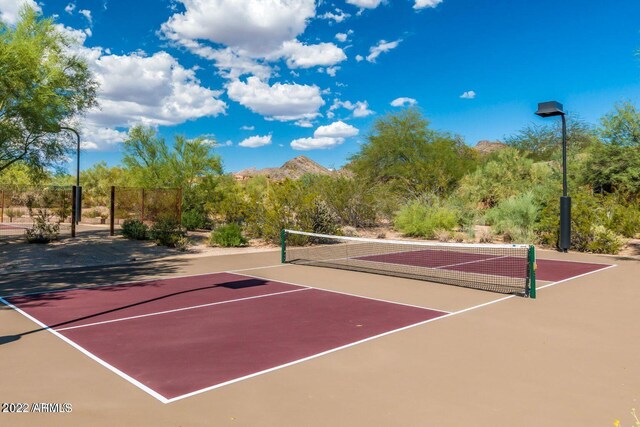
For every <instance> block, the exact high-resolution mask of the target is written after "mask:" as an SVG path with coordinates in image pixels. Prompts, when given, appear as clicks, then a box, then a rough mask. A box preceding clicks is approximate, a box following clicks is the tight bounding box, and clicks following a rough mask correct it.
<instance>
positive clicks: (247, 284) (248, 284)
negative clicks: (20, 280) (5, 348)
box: [0, 278, 268, 345]
mask: <svg viewBox="0 0 640 427" xmlns="http://www.w3.org/2000/svg"><path fill="white" fill-rule="evenodd" d="M167 280H171V278H167ZM161 281H162V279H159V280H153V281H148V282H142V283H132V284H126V285H119V286H112V287H106V286H105V287H96V288H92V290H93V291H97V292H103V291H104V292H113V291H114V290H117V289H119V288H121V287H133V286H138V287H140V286H158V285H160V283H161ZM267 283H268V281H267V280H261V279H253V278H252V279H244V280H234V281H228V282H222V283H214V284H211V285H207V286H200V287H197V288H192V289H186V290H183V291H178V292H172V293H169V294H165V295H160V296H157V297H154V298H147V299H144V300H142V301H137V302H133V303H131V304H126V305H123V306H120V307H115V308H111V309H108V310H103V311H100V312H96V313H91V314H89V315H86V316H81V317H77V318H74V319H69V320H66V321H64V322H59V323H56V324H54V325H49V326H48V327H46V328H37V329H33V330H31V331H27V332H23V333H20V334H17V335H8V336H5V337H0V345H3V344H9V343H11V342H15V341H17V340H19V339H20V338H21V337H23V336H25V335H31V334H34V333H36V332H41V331H45V330H47V329H56V328H61V327H65V326H69V325H72V324H74V323H76V322H81V321H84V320H90V319H95V318H97V317H99V316H104V315H108V314H112V313H117V312H119V311H122V310H126V309H130V308H134V307H138V306H142V305H144V304H149V303H152V302H157V301H160V300H166V299H168V298H172V297H175V296H178V295H184V294H189V293H192V292H200V291H205V290H209V289H214V288H227V289H232V290H238V289H246V288H252V287H256V286H263V285H266V284H267ZM160 286H161V285H160ZM63 294H64V292H54V293H50V294H46V293H45V294H39V295H32V296H29V297H17V298H18V299H20V298H26V299H28V301H27V302H24V303H22V304H20V307H21V308H25V307H27V306H29V307H36V306H39V305H42V303H43V302H44V301H42V300H45V301H46V300H50V299H51V298H52V296H53V298H55V299H62V298H63ZM61 296H62V298H61ZM13 302H15V301H13Z"/></svg>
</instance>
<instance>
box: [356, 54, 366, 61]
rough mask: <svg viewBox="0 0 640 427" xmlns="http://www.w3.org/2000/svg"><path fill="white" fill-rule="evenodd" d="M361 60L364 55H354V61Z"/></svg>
mask: <svg viewBox="0 0 640 427" xmlns="http://www.w3.org/2000/svg"><path fill="white" fill-rule="evenodd" d="M362 60H364V56H362V55H356V61H358V62H360V61H362Z"/></svg>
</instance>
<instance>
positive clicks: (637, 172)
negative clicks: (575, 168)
mask: <svg viewBox="0 0 640 427" xmlns="http://www.w3.org/2000/svg"><path fill="white" fill-rule="evenodd" d="M581 178H582V183H584V184H588V185H590V186H591V187H592V188H593V190H594V191H595V192H597V193H616V192H617V193H622V194H625V195H628V196H631V197H634V196H635V197H638V196H640V146H638V147H629V146H622V145H617V144H600V145H598V146H597V147H594V149H593V150H591V152H590V156H589V157H588V158H587V159H586V161H585V166H584V168H582V175H581Z"/></svg>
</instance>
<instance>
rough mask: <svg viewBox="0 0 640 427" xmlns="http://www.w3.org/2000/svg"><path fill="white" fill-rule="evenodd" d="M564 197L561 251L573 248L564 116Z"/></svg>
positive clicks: (563, 118) (561, 221)
mask: <svg viewBox="0 0 640 427" xmlns="http://www.w3.org/2000/svg"><path fill="white" fill-rule="evenodd" d="M561 117H562V197H561V198H560V250H561V251H562V252H567V251H568V250H569V247H571V197H569V196H568V195H567V120H566V118H565V115H564V114H562V115H561Z"/></svg>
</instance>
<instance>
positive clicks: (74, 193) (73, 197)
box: [71, 185, 78, 237]
mask: <svg viewBox="0 0 640 427" xmlns="http://www.w3.org/2000/svg"><path fill="white" fill-rule="evenodd" d="M77 202H78V187H76V186H75V185H74V186H72V187H71V237H76V218H77V215H78V212H77V211H76V210H77V208H78V206H77V205H76V203H77Z"/></svg>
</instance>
